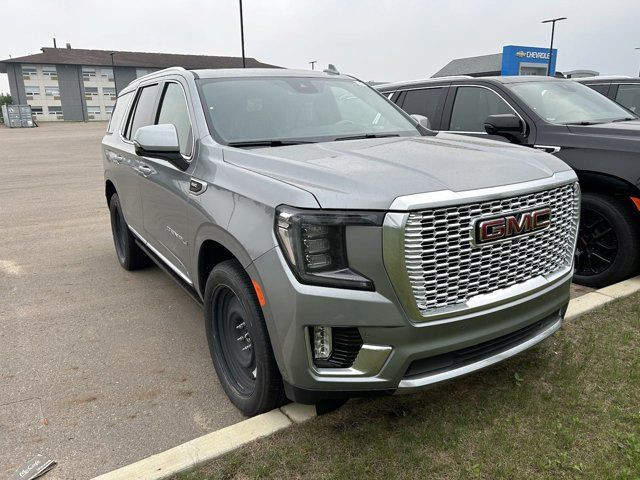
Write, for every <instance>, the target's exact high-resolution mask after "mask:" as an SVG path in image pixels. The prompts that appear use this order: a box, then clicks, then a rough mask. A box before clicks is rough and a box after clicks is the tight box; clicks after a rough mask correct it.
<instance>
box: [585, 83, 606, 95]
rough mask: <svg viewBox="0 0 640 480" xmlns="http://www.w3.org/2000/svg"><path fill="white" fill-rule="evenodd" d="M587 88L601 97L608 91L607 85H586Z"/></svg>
mask: <svg viewBox="0 0 640 480" xmlns="http://www.w3.org/2000/svg"><path fill="white" fill-rule="evenodd" d="M587 87H589V88H591V89H593V90H595V91H596V92H598V93H601V94H603V95H606V94H607V92H608V91H609V84H608V83H598V84H595V85H587Z"/></svg>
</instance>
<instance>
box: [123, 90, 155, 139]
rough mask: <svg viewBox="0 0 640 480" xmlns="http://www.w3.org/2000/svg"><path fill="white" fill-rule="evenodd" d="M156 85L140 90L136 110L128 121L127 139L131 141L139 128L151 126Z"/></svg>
mask: <svg viewBox="0 0 640 480" xmlns="http://www.w3.org/2000/svg"><path fill="white" fill-rule="evenodd" d="M157 93H158V85H149V86H148V87H143V88H142V89H140V93H139V94H138V101H137V102H136V110H135V112H134V113H133V118H131V120H130V121H129V129H128V135H127V138H129V139H133V138H134V137H135V135H136V132H137V131H138V129H139V128H140V127H145V126H147V125H151V124H153V106H154V104H155V102H156V94H157Z"/></svg>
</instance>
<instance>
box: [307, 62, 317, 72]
mask: <svg viewBox="0 0 640 480" xmlns="http://www.w3.org/2000/svg"><path fill="white" fill-rule="evenodd" d="M309 63H310V64H311V70H315V69H316V63H318V61H317V60H311V61H310V62H309Z"/></svg>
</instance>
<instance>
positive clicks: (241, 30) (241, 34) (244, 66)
mask: <svg viewBox="0 0 640 480" xmlns="http://www.w3.org/2000/svg"><path fill="white" fill-rule="evenodd" d="M240 41H241V42H242V68H247V64H246V61H245V58H244V22H243V19H242V0H240Z"/></svg>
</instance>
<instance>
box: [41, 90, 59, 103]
mask: <svg viewBox="0 0 640 480" xmlns="http://www.w3.org/2000/svg"><path fill="white" fill-rule="evenodd" d="M44 94H45V95H46V96H47V97H53V99H54V100H60V89H59V88H58V87H44Z"/></svg>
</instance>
